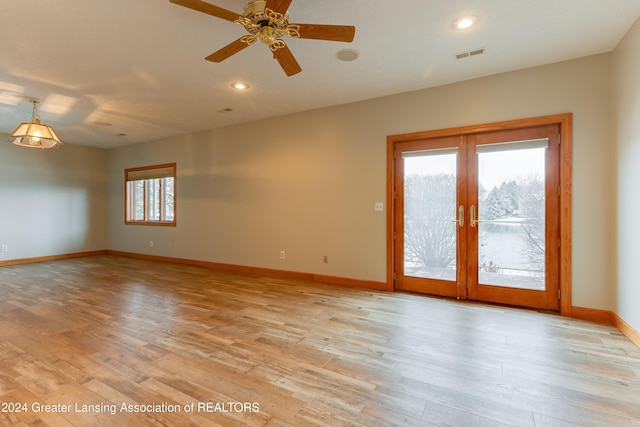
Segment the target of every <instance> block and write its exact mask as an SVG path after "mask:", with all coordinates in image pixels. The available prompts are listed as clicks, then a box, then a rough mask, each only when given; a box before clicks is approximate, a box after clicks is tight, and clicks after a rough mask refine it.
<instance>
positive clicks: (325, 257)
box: [322, 255, 329, 264]
mask: <svg viewBox="0 0 640 427" xmlns="http://www.w3.org/2000/svg"><path fill="white" fill-rule="evenodd" d="M322 262H324V263H325V264H329V256H328V255H325V256H323V257H322Z"/></svg>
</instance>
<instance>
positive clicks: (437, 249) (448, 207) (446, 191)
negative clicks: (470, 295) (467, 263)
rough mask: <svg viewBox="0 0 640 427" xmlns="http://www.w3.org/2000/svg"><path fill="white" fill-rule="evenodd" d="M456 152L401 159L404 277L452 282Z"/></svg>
mask: <svg viewBox="0 0 640 427" xmlns="http://www.w3.org/2000/svg"><path fill="white" fill-rule="evenodd" d="M457 157H458V155H457V152H456V150H442V151H439V150H433V151H424V152H420V153H406V155H405V156H404V275H405V276H412V277H421V278H429V279H441V280H453V281H455V280H456V223H455V219H456V182H457V177H456V176H457Z"/></svg>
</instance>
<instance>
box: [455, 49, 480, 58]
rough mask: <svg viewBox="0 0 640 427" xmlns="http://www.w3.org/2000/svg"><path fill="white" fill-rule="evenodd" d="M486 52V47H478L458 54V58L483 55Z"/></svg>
mask: <svg viewBox="0 0 640 427" xmlns="http://www.w3.org/2000/svg"><path fill="white" fill-rule="evenodd" d="M483 53H484V49H476V50H470V51H468V52H462V53H458V54H456V59H462V58H468V57H470V56H476V55H482V54H483Z"/></svg>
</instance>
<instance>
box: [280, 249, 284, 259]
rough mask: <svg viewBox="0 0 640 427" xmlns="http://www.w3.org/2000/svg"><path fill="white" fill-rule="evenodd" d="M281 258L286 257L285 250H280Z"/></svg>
mask: <svg viewBox="0 0 640 427" xmlns="http://www.w3.org/2000/svg"><path fill="white" fill-rule="evenodd" d="M280 259H284V251H280Z"/></svg>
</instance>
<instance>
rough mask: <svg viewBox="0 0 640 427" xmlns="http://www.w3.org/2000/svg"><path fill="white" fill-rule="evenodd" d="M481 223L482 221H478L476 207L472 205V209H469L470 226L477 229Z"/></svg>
mask: <svg viewBox="0 0 640 427" xmlns="http://www.w3.org/2000/svg"><path fill="white" fill-rule="evenodd" d="M479 222H480V221H478V220H476V206H475V205H471V207H470V208H469V225H470V226H471V227H475V226H476V224H477V223H479Z"/></svg>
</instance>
